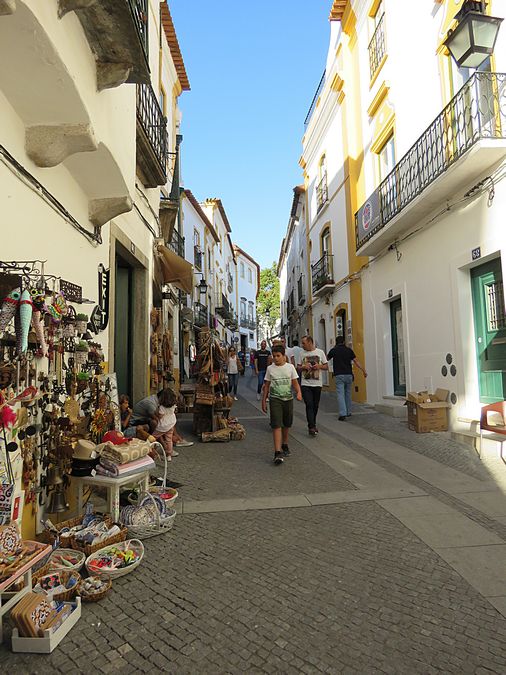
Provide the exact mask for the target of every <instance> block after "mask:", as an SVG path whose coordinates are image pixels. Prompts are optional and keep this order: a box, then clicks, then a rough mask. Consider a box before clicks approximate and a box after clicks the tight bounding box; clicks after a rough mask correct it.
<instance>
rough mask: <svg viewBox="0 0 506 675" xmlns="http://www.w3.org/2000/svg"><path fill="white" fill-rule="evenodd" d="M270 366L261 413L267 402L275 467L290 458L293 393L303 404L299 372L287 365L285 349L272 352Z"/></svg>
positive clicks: (281, 346)
mask: <svg viewBox="0 0 506 675" xmlns="http://www.w3.org/2000/svg"><path fill="white" fill-rule="evenodd" d="M272 358H273V361H274V363H273V364H271V365H270V366H269V367H268V368H267V371H266V373H265V380H264V387H263V390H262V410H263V412H264V413H266V412H267V398H269V407H270V415H271V428H272V438H273V441H274V464H282V463H283V458H284V457H288V456H289V455H290V449H289V447H288V433H289V431H290V427H291V426H292V424H293V393H292V388H293V389H295V393H296V395H297V401H302V394H301V391H300V386H299V378H298V375H297V371H296V370H295V368H294V366H293V365H292V364H291V363H286V359H285V348H284V347H283V345H274V346H273V348H272Z"/></svg>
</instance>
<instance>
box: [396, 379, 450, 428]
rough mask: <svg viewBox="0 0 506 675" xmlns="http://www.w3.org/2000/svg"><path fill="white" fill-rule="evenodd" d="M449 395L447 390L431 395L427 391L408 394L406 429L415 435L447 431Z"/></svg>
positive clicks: (437, 390)
mask: <svg viewBox="0 0 506 675" xmlns="http://www.w3.org/2000/svg"><path fill="white" fill-rule="evenodd" d="M449 393H450V392H449V391H448V390H447V389H436V391H435V392H434V393H433V394H429V392H427V391H420V392H409V394H408V396H407V400H406V405H407V406H408V427H409V428H410V429H411V430H412V431H416V433H417V434H425V433H427V432H429V431H448V408H451V404H450V403H448V396H449Z"/></svg>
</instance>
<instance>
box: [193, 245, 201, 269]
mask: <svg viewBox="0 0 506 675" xmlns="http://www.w3.org/2000/svg"><path fill="white" fill-rule="evenodd" d="M193 264H194V265H195V267H196V269H198V270H200V271H201V272H202V251H201V250H200V247H199V246H196V245H195V246H194V247H193Z"/></svg>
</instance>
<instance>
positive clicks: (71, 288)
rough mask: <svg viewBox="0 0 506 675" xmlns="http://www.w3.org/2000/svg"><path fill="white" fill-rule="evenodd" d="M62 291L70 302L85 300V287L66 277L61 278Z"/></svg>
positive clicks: (78, 302)
mask: <svg viewBox="0 0 506 675" xmlns="http://www.w3.org/2000/svg"><path fill="white" fill-rule="evenodd" d="M60 293H62V294H63V297H64V298H65V300H67V301H68V302H76V303H77V304H80V303H81V302H82V301H83V289H82V287H81V286H78V285H77V284H73V283H71V282H70V281H65V279H60Z"/></svg>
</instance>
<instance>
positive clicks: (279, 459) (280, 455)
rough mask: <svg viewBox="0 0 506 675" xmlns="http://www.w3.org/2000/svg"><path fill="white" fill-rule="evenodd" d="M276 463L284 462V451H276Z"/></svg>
mask: <svg viewBox="0 0 506 675" xmlns="http://www.w3.org/2000/svg"><path fill="white" fill-rule="evenodd" d="M274 464H283V453H282V452H275V453H274Z"/></svg>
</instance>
